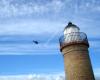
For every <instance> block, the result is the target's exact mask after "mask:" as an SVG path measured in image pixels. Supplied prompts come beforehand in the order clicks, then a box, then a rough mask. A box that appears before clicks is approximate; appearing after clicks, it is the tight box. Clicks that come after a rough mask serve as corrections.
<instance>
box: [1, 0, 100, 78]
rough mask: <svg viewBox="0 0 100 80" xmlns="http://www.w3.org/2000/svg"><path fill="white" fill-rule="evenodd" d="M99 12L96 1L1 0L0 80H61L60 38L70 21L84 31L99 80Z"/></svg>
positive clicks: (99, 4)
mask: <svg viewBox="0 0 100 80" xmlns="http://www.w3.org/2000/svg"><path fill="white" fill-rule="evenodd" d="M99 14H100V1H99V0H0V80H15V79H16V80H64V77H65V76H64V75H65V74H64V63H63V56H62V54H61V52H60V50H59V38H60V36H61V35H63V30H64V28H65V26H66V25H67V24H68V22H69V21H71V22H72V23H74V24H76V25H77V26H78V27H79V28H80V31H81V32H85V33H86V34H87V37H88V40H89V44H90V47H89V55H90V58H91V63H92V67H93V71H94V74H95V77H96V79H97V80H99V79H100V54H99V53H100V32H99V31H100V27H99V26H100V16H99ZM33 40H36V41H38V42H39V44H37V45H36V44H34V43H33V42H32V41H33Z"/></svg>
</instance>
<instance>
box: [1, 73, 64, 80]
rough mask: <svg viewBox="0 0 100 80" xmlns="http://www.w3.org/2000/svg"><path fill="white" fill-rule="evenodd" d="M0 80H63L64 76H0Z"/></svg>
mask: <svg viewBox="0 0 100 80" xmlns="http://www.w3.org/2000/svg"><path fill="white" fill-rule="evenodd" d="M0 80H65V77H64V74H59V73H58V74H29V75H8V76H0Z"/></svg>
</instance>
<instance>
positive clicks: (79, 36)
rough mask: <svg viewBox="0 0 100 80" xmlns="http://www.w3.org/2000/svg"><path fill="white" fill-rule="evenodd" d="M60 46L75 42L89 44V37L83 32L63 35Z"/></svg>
mask: <svg viewBox="0 0 100 80" xmlns="http://www.w3.org/2000/svg"><path fill="white" fill-rule="evenodd" d="M59 42H60V45H62V44H65V43H66V44H67V43H73V42H85V43H87V44H88V39H87V35H86V34H85V33H83V32H72V33H68V34H65V35H62V36H61V37H60V39H59Z"/></svg>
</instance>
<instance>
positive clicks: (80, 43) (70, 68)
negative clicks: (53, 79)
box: [59, 22, 95, 80]
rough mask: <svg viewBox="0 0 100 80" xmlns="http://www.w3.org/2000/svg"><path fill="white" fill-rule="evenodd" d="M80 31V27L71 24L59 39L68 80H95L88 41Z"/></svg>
mask: <svg viewBox="0 0 100 80" xmlns="http://www.w3.org/2000/svg"><path fill="white" fill-rule="evenodd" d="M79 30H80V29H79V27H77V26H76V25H74V24H72V23H71V22H69V23H68V25H67V26H66V27H65V29H64V35H63V36H61V37H60V39H59V41H60V51H61V52H62V54H63V56H64V65H65V74H66V80H95V78H94V74H93V70H92V65H91V61H90V57H89V52H88V48H89V43H88V39H87V36H86V34H85V33H83V32H80V31H79Z"/></svg>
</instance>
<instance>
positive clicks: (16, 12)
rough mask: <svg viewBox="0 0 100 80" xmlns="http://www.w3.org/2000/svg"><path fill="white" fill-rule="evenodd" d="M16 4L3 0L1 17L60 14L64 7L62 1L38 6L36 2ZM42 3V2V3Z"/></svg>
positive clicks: (9, 0) (57, 0)
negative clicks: (50, 12)
mask: <svg viewBox="0 0 100 80" xmlns="http://www.w3.org/2000/svg"><path fill="white" fill-rule="evenodd" d="M12 2H14V1H13V0H1V1H0V17H11V16H24V15H27V16H28V15H32V14H36V15H37V14H43V13H48V12H49V11H52V12H59V10H60V9H61V8H62V6H63V2H62V1H61V0H53V1H48V3H46V4H41V5H40V4H38V3H36V2H35V1H33V2H32V1H29V2H27V3H24V2H22V4H19V3H20V1H18V2H15V3H12ZM41 3H42V2H41Z"/></svg>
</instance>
